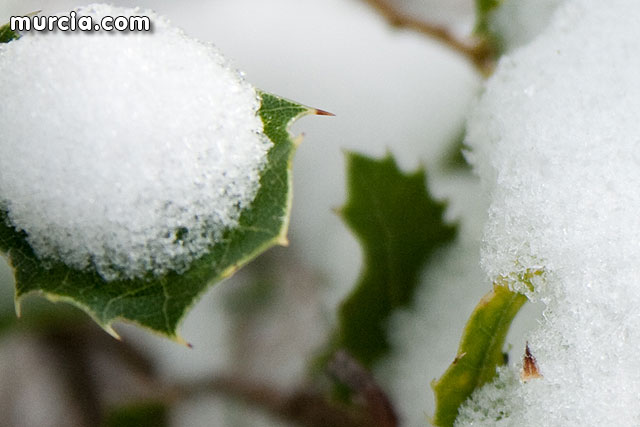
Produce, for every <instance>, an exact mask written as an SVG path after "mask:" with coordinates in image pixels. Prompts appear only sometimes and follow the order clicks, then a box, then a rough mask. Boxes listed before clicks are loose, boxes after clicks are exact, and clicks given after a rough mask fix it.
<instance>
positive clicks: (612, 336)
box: [457, 0, 640, 426]
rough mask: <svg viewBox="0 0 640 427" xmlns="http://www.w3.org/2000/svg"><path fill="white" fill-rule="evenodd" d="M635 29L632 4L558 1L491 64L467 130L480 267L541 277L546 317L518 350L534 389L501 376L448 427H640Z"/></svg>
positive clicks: (639, 100) (639, 130) (636, 9)
mask: <svg viewBox="0 0 640 427" xmlns="http://www.w3.org/2000/svg"><path fill="white" fill-rule="evenodd" d="M638 16H640V3H639V2H636V1H634V0H612V1H608V2H601V1H596V0H573V1H568V2H567V3H566V4H564V5H563V6H562V7H561V8H560V9H559V12H558V13H557V14H556V16H555V18H554V19H553V20H552V23H551V24H550V26H549V27H548V28H547V29H546V30H545V31H544V32H543V33H542V34H541V35H540V36H539V37H538V38H537V39H535V40H534V41H533V42H532V43H530V44H529V45H527V46H525V47H523V48H521V49H520V50H517V51H515V52H514V53H513V54H512V55H510V56H507V57H504V58H503V59H502V60H501V62H500V64H499V67H498V69H497V71H496V73H495V75H494V76H493V77H492V78H491V80H490V81H489V82H488V84H487V87H486V92H485V93H484V95H483V96H482V98H481V100H480V101H479V105H478V106H477V109H476V110H475V113H474V114H473V116H472V117H471V119H470V122H469V133H468V143H469V144H470V145H471V146H472V148H473V153H472V156H471V157H472V158H473V161H474V163H475V164H476V168H477V170H478V172H479V173H480V175H481V178H482V179H483V181H484V183H485V184H486V186H487V188H488V190H489V192H490V193H491V196H492V205H491V207H490V210H489V220H488V224H487V226H486V229H485V243H484V246H485V247H484V250H483V261H482V262H483V267H484V268H485V270H486V272H487V273H488V275H489V276H490V278H491V279H495V278H496V277H497V276H501V275H503V276H505V275H507V276H509V275H511V276H512V275H513V273H522V272H524V271H526V270H527V269H529V270H535V269H539V268H541V267H542V268H543V269H544V270H545V271H546V273H547V274H546V284H545V285H544V286H540V285H538V286H537V289H536V290H535V292H534V295H533V297H534V298H536V299H540V300H542V301H543V302H545V304H546V305H547V308H546V310H545V313H544V315H543V318H542V319H541V321H540V326H539V328H538V329H537V330H536V331H535V332H533V333H531V334H530V337H529V343H530V348H531V351H532V353H533V355H534V356H535V357H536V359H537V362H538V367H539V369H540V371H541V373H542V375H543V378H541V379H536V380H531V381H528V382H526V383H523V382H521V381H520V380H519V379H518V377H517V373H515V372H514V371H513V370H503V371H501V374H500V377H499V379H498V380H497V381H496V382H495V383H494V384H490V385H488V386H486V387H484V388H483V389H481V390H480V391H479V392H477V393H476V394H475V395H474V397H473V399H472V400H471V401H470V402H468V403H467V405H466V406H465V407H463V408H462V410H461V412H460V414H461V415H460V417H459V419H458V422H457V425H474V426H478V425H490V426H495V425H500V426H560V425H561V426H574V425H575V426H578V425H579V426H602V425H619V426H632V425H639V424H640V405H638V402H639V400H638V399H639V398H638V396H640V371H639V370H638V354H639V350H640V311H639V310H638V307H640V285H639V283H638V281H639V279H640V245H639V244H638V242H639V241H640V221H639V219H638V218H639V217H638V213H639V212H640V127H639V126H638V115H639V114H640V79H639V78H638V70H639V69H640V43H639V42H638V40H640V26H638V22H637V21H638V19H637V17H638ZM514 286H516V287H520V288H522V285H519V284H517V283H515V284H514ZM522 350H523V352H524V349H522ZM496 418H500V420H499V421H497V420H496Z"/></svg>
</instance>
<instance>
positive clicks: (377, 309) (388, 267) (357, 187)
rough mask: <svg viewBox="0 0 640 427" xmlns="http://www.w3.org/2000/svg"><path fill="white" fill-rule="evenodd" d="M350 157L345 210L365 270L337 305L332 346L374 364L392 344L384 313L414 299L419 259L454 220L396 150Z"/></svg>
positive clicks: (445, 236) (449, 231) (446, 236)
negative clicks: (402, 165)
mask: <svg viewBox="0 0 640 427" xmlns="http://www.w3.org/2000/svg"><path fill="white" fill-rule="evenodd" d="M347 162H348V166H347V173H348V178H347V179H348V192H349V199H348V202H347V204H346V205H345V206H344V207H343V208H342V209H341V210H340V214H341V216H342V218H343V219H344V221H345V223H346V224H347V225H348V226H349V228H350V229H351V230H352V231H353V233H354V234H355V235H356V237H357V238H358V240H359V241H360V243H361V245H362V248H363V252H364V270H363V271H362V273H361V275H360V279H359V280H358V283H357V285H356V287H355V289H354V290H353V292H352V293H351V294H350V295H349V296H348V297H347V299H346V300H345V301H344V302H343V303H342V305H341V307H340V311H339V325H338V329H337V331H336V333H335V337H334V341H333V346H334V348H343V349H346V350H347V351H348V352H349V353H350V354H351V355H353V356H354V357H355V358H356V359H358V360H359V361H360V363H362V364H363V365H364V366H365V367H367V368H371V366H372V365H373V364H374V363H375V362H376V361H377V360H378V359H379V358H380V357H382V356H383V355H384V354H385V352H387V351H388V350H389V340H388V337H387V331H386V321H387V319H388V318H389V316H390V315H391V313H392V312H393V311H394V310H396V309H399V308H404V307H407V306H409V305H410V303H411V301H412V298H413V296H414V294H415V290H416V288H417V286H418V284H419V279H420V272H421V271H422V267H423V266H424V264H425V262H426V261H427V260H428V258H429V256H430V255H432V254H433V253H434V251H435V250H436V249H437V248H439V247H441V246H442V245H443V244H445V243H447V242H450V241H451V240H452V239H453V238H454V236H455V227H454V226H452V225H448V224H445V223H444V222H443V218H442V216H443V212H444V207H445V205H444V204H443V203H440V202H436V201H434V200H433V198H432V197H431V196H430V195H429V192H428V190H427V188H426V176H425V172H424V170H422V169H420V170H418V171H417V172H414V173H412V174H404V173H402V172H401V171H400V170H399V169H398V167H397V165H396V163H395V161H394V160H393V158H392V157H391V156H387V157H385V158H384V159H382V160H374V159H370V158H367V157H365V156H362V155H359V154H355V153H348V154H347Z"/></svg>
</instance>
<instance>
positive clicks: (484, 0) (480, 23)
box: [474, 0, 504, 36]
mask: <svg viewBox="0 0 640 427" xmlns="http://www.w3.org/2000/svg"><path fill="white" fill-rule="evenodd" d="M503 1H504V0H476V24H475V29H474V31H475V33H476V34H478V35H482V36H490V35H491V31H490V19H491V13H492V12H493V11H494V10H496V9H497V8H498V7H500V5H501V4H502V2H503Z"/></svg>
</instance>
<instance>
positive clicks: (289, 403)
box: [162, 375, 376, 427]
mask: <svg viewBox="0 0 640 427" xmlns="http://www.w3.org/2000/svg"><path fill="white" fill-rule="evenodd" d="M162 394H163V398H164V399H167V398H168V400H169V403H170V402H171V401H175V400H183V399H188V398H191V397H194V396H196V395H199V394H214V395H220V396H223V397H226V398H232V399H237V400H240V401H243V402H245V403H247V404H249V405H252V406H254V407H257V408H260V409H262V410H263V411H265V412H266V413H269V414H271V415H275V416H277V417H279V418H281V419H284V420H287V421H291V422H294V423H297V424H299V425H302V426H306V427H325V426H334V427H366V426H372V425H376V424H371V422H370V421H371V420H370V418H369V417H366V416H363V415H362V414H361V413H359V412H357V411H354V410H352V409H350V408H346V407H341V406H338V405H336V404H335V403H333V402H331V401H330V400H328V399H327V398H326V397H325V395H324V394H322V393H319V392H314V391H311V390H306V389H298V390H295V391H292V392H284V391H281V390H278V389H276V388H275V387H273V386H271V385H268V384H264V383H259V382H255V381H252V380H245V379H241V378H238V377H235V376H224V375H220V376H217V377H214V378H211V379H209V380H205V381H198V382H191V383H185V384H181V385H174V386H173V387H170V388H169V391H168V392H167V391H165V392H163V393H162Z"/></svg>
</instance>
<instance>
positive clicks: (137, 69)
mask: <svg viewBox="0 0 640 427" xmlns="http://www.w3.org/2000/svg"><path fill="white" fill-rule="evenodd" d="M66 14H67V15H68V13H66ZM77 14H78V16H85V15H86V16H92V17H93V18H94V22H98V21H97V20H99V19H100V18H101V17H103V16H107V15H110V16H131V15H147V16H150V17H151V21H152V25H153V31H152V32H150V33H145V32H125V33H119V32H116V31H113V32H111V33H105V32H100V33H95V32H94V33H82V32H79V31H78V32H74V33H62V32H57V33H33V34H31V33H28V34H24V35H23V37H22V38H20V39H19V40H17V41H13V42H11V43H8V44H6V45H2V46H0V93H2V96H3V102H2V103H1V104H0V141H2V142H1V143H0V208H2V209H4V210H6V211H8V216H9V219H10V221H11V223H12V225H13V226H15V227H16V228H17V229H19V230H24V231H25V232H26V233H27V235H28V240H29V243H30V244H31V246H32V247H33V248H34V250H35V251H36V253H37V255H38V256H39V257H41V258H43V259H56V260H63V261H64V262H65V263H66V264H68V265H69V266H72V267H75V268H86V267H89V266H90V265H93V266H94V267H95V268H96V269H97V270H98V272H99V273H100V274H101V275H102V276H103V277H105V278H106V279H108V280H111V279H115V278H124V277H139V276H142V275H144V274H145V273H146V272H153V273H154V274H162V273H165V272H166V271H168V270H177V271H181V270H183V269H185V268H186V267H187V266H188V265H189V264H190V262H191V261H193V260H194V259H197V258H198V257H200V256H201V255H203V254H204V253H205V252H206V251H207V250H208V248H209V247H210V246H211V245H212V244H215V243H216V242H219V241H220V239H221V236H222V233H223V232H224V230H225V229H228V228H229V227H233V226H235V225H236V224H237V221H238V218H239V215H240V212H241V210H242V209H243V208H245V207H247V206H248V205H249V204H250V203H251V201H252V200H253V198H254V197H255V194H256V192H257V190H258V186H259V176H260V172H261V170H262V168H263V167H264V165H265V162H266V153H267V151H268V150H269V148H270V147H271V145H272V143H271V142H270V141H269V140H268V139H267V137H266V136H265V135H264V134H263V129H262V122H261V120H260V118H259V117H257V114H256V113H257V110H258V108H259V98H258V95H257V93H256V91H255V89H254V88H253V87H252V86H251V85H250V84H248V83H247V82H245V81H244V79H243V77H242V75H241V74H240V73H238V72H237V71H235V70H233V69H232V68H230V66H229V64H228V62H227V61H226V60H225V59H224V58H223V57H222V56H221V54H220V53H219V52H218V51H217V50H216V49H215V48H214V47H213V46H212V45H210V44H206V43H202V42H199V41H197V40H194V39H192V38H189V37H188V36H186V35H185V34H184V33H183V32H182V31H180V30H179V29H176V28H174V27H172V26H171V25H170V23H169V21H168V20H166V19H165V18H163V17H160V16H158V15H156V14H155V13H153V12H151V11H148V10H144V11H143V10H139V9H127V8H119V7H113V6H107V5H101V4H94V5H90V6H86V7H82V8H79V9H77Z"/></svg>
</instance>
